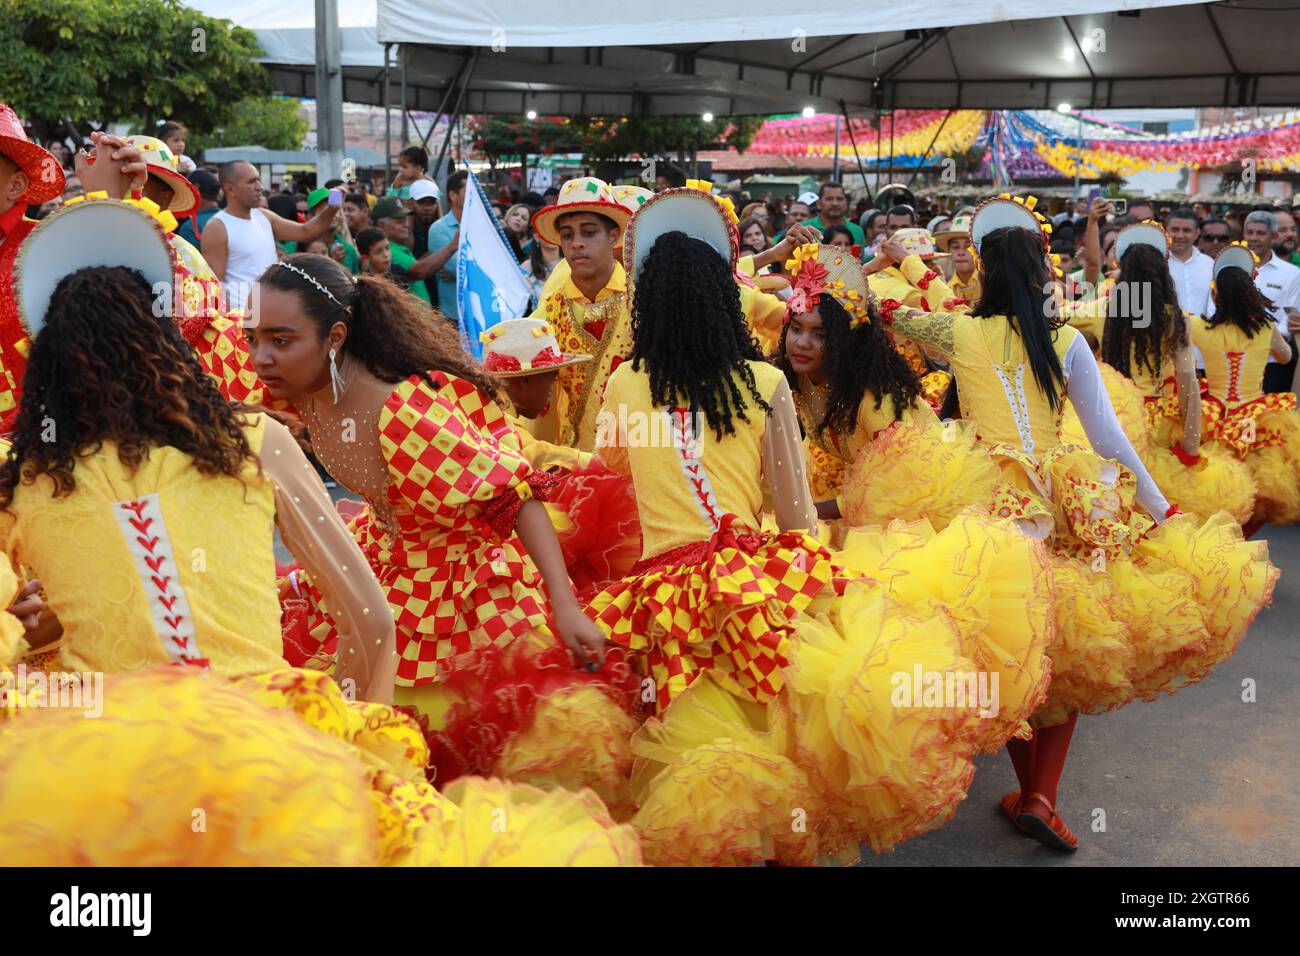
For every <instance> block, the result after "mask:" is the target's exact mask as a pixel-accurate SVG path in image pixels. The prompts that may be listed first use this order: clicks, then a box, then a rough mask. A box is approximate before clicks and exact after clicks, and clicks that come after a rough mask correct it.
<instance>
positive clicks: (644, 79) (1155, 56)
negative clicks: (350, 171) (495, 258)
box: [196, 0, 1300, 115]
mask: <svg viewBox="0 0 1300 956" xmlns="http://www.w3.org/2000/svg"><path fill="white" fill-rule="evenodd" d="M196 5H197V6H198V7H199V8H200V9H202V10H203V11H204V12H206V13H209V14H212V15H216V16H223V17H227V18H229V19H232V20H234V21H235V22H237V23H240V24H241V25H243V26H248V27H251V28H253V29H255V30H257V31H258V36H259V39H260V40H261V42H262V44H263V47H264V48H265V49H266V51H267V54H268V55H267V56H266V57H265V62H266V63H267V65H268V66H269V67H270V68H271V69H272V72H273V75H274V78H275V82H276V86H277V88H278V89H280V90H281V91H282V92H285V93H288V94H291V95H297V96H312V95H314V92H315V91H314V86H315V83H314V77H313V75H312V74H313V69H314V64H315V37H314V32H313V30H312V25H313V23H314V3H313V2H312V0H279V2H271V0H244V2H236V3H229V2H221V0H197V3H196ZM728 6H729V7H731V8H732V9H734V10H735V11H736V12H734V13H733V12H728V11H726V10H723V11H721V12H720V11H719V10H718V9H717V7H718V5H717V4H713V5H708V4H701V3H699V2H698V0H655V2H654V3H648V4H640V5H635V4H598V3H593V4H583V5H582V6H581V7H579V8H577V9H575V4H573V3H572V0H479V2H478V3H476V4H448V3H439V2H433V0H378V2H377V3H373V4H372V3H367V2H362V3H359V4H351V3H347V4H341V10H340V26H341V27H342V30H341V34H342V38H343V40H342V42H343V61H342V62H343V67H344V77H345V82H344V98H345V99H346V100H349V101H353V102H362V103H372V104H379V103H383V102H384V47H383V44H394V45H396V49H395V50H394V58H393V60H392V62H393V69H392V72H391V80H392V83H393V86H394V87H395V88H394V89H393V90H392V92H391V96H392V99H393V101H394V102H395V103H401V101H402V100H401V97H400V95H399V92H398V89H397V87H399V84H401V83H402V75H403V73H404V74H405V88H406V91H407V94H406V97H405V104H406V106H407V107H408V108H409V109H426V110H436V109H438V107H439V106H440V105H442V104H443V102H444V97H446V95H447V94H448V93H449V92H452V93H455V94H459V91H460V87H461V86H462V85H463V86H464V87H465V96H464V98H463V100H462V105H461V111H462V112H468V113H519V112H524V111H526V110H528V109H535V110H537V111H538V112H539V113H542V114H568V115H576V114H612V113H643V114H673V113H677V114H689V113H698V112H704V111H712V112H715V113H718V114H724V113H759V114H761V113H773V112H786V111H791V110H798V109H801V108H802V107H804V106H812V107H814V108H816V109H817V110H819V111H831V110H836V109H838V107H839V103H840V101H841V100H842V101H844V103H845V105H846V106H847V108H848V109H849V110H850V111H851V112H862V111H866V110H869V109H891V108H894V109H902V108H937V107H968V108H1042V107H1054V106H1056V105H1058V104H1059V103H1061V102H1068V103H1070V104H1071V105H1072V106H1075V107H1077V108H1089V109H1104V108H1114V107H1148V106H1149V107H1171V106H1216V105H1224V106H1256V105H1258V106H1290V105H1294V104H1295V103H1296V102H1297V101H1298V100H1300V65H1297V63H1296V62H1295V58H1294V55H1293V53H1292V50H1291V48H1290V46H1289V45H1288V44H1287V43H1286V42H1284V39H1285V38H1290V37H1294V36H1297V35H1300V7H1298V6H1297V5H1296V4H1295V2H1294V0H1249V2H1242V0H1227V2H1216V3H1188V2H1185V0H1065V2H1061V3H1057V4H1054V5H1052V7H1051V10H1052V13H1053V15H1052V16H1051V17H1041V16H1038V15H1040V14H1041V13H1042V12H1043V9H1044V5H1043V4H1041V3H1038V2H1034V0H1002V2H996V0H949V2H947V3H943V4H928V5H922V4H907V5H904V4H897V3H895V4H880V5H878V8H875V7H867V6H865V5H863V4H862V3H861V2H860V0H825V2H823V3H822V4H821V5H819V6H818V7H816V8H815V9H808V8H802V9H794V8H792V7H791V5H790V4H789V3H788V0H781V2H778V0H745V2H744V3H743V4H741V3H734V4H729V5H728ZM846 30H847V31H862V32H846ZM475 51H477V52H478V56H477V58H475V56H474V53H475ZM471 62H472V63H473V70H472V72H467V68H468V66H469V65H470V63H471ZM453 103H454V99H452V100H451V101H450V102H449V103H448V106H450V105H452V104H453Z"/></svg>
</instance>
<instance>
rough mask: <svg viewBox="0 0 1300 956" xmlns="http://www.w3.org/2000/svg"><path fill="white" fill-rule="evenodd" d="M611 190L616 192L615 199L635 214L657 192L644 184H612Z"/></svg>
mask: <svg viewBox="0 0 1300 956" xmlns="http://www.w3.org/2000/svg"><path fill="white" fill-rule="evenodd" d="M610 192H611V193H613V194H614V201H615V202H617V203H618V204H619V205H620V206H622V207H623V208H624V209H626V210H627V211H628V212H630V213H632V215H634V216H635V215H636V213H637V210H639V209H640V208H641V207H642V206H644V205H645V204H646V201H647V200H649V199H650V197H651V196H653V195H654V194H655V191H654V190H653V189H646V188H645V187H644V186H611V187H610Z"/></svg>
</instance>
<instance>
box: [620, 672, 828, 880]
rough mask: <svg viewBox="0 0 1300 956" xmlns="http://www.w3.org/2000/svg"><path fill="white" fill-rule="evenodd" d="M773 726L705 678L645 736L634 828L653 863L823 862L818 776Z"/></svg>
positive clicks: (650, 724) (641, 734) (638, 741)
mask: <svg viewBox="0 0 1300 956" xmlns="http://www.w3.org/2000/svg"><path fill="white" fill-rule="evenodd" d="M767 719H768V718H767V713H766V711H765V709H764V708H761V707H760V706H758V705H756V704H746V703H742V702H741V701H740V699H739V698H737V697H736V696H735V695H734V694H732V693H730V692H728V691H726V690H724V689H723V688H721V687H719V686H718V685H717V684H716V683H715V682H714V681H713V680H711V679H710V678H708V677H704V678H702V679H700V680H697V681H695V682H694V683H693V684H691V686H690V687H688V688H687V689H686V690H684V691H683V692H682V693H680V694H678V695H677V696H676V697H675V698H674V699H673V701H672V703H671V704H670V705H669V706H668V708H667V710H666V711H665V712H664V714H663V716H662V717H655V718H651V719H650V720H648V721H647V722H646V723H645V725H644V726H643V727H642V728H641V729H640V730H639V731H638V732H637V735H636V737H635V738H634V740H633V748H634V749H635V751H636V754H637V768H636V771H635V773H634V775H633V788H634V792H635V795H636V801H637V804H638V806H639V809H638V811H637V813H636V816H635V817H633V818H632V826H633V827H634V828H635V829H636V831H637V834H638V835H639V836H640V838H641V847H642V851H643V853H644V854H645V860H646V862H647V863H651V864H653V865H656V866H750V865H754V864H758V863H762V862H763V861H765V860H779V861H780V862H781V863H784V864H786V865H811V864H812V863H814V862H816V860H817V838H816V835H815V833H814V832H812V830H810V819H809V814H810V812H811V810H812V808H813V807H814V806H815V803H814V798H813V794H812V791H811V788H810V787H809V783H808V778H807V776H806V775H805V774H804V772H803V771H802V770H801V769H800V768H799V767H798V766H796V765H795V763H794V761H793V760H791V759H790V758H789V757H788V756H786V755H785V753H784V752H783V751H784V750H785V742H784V741H783V739H782V738H781V737H780V736H779V735H778V734H774V733H773V732H772V730H771V729H769V728H768V727H767Z"/></svg>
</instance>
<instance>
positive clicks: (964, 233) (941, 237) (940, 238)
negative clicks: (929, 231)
mask: <svg viewBox="0 0 1300 956" xmlns="http://www.w3.org/2000/svg"><path fill="white" fill-rule="evenodd" d="M958 236H961V237H962V238H964V239H965V240H966V241H967V242H969V241H970V230H969V229H945V230H944V231H943V232H938V233H935V236H934V244H935V245H936V246H937V247H938V248H940V249H943V250H947V248H948V243H949V242H950V241H951V240H953V239H956V238H957V237H958ZM948 254H949V255H950V254H951V253H948Z"/></svg>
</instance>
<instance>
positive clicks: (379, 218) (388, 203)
mask: <svg viewBox="0 0 1300 956" xmlns="http://www.w3.org/2000/svg"><path fill="white" fill-rule="evenodd" d="M410 215H411V210H410V209H408V208H406V206H404V205H402V201H401V200H400V199H397V198H396V197H394V196H385V197H384V198H383V199H381V200H379V201H378V202H377V203H375V205H374V208H373V209H371V210H370V219H371V221H372V222H374V224H375V225H376V226H378V227H379V228H380V229H381V230H383V233H384V235H385V236H387V237H388V245H389V247H390V248H391V249H392V252H393V265H395V266H401V267H402V268H403V269H406V270H407V271H408V272H413V273H415V274H422V273H420V270H412V269H411V267H412V266H414V265H415V261H416V260H415V254H414V253H413V252H411V225H410V223H409V222H408V221H407V220H408V219H409V218H410ZM425 258H426V259H427V258H428V257H427V256H426V257H425ZM409 291H410V292H411V293H412V294H413V295H416V296H419V297H420V298H421V299H423V300H424V301H425V302H426V303H428V302H429V290H428V289H426V288H425V286H424V280H423V279H415V280H414V281H412V282H411V285H410V289H409ZM430 304H432V303H430Z"/></svg>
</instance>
